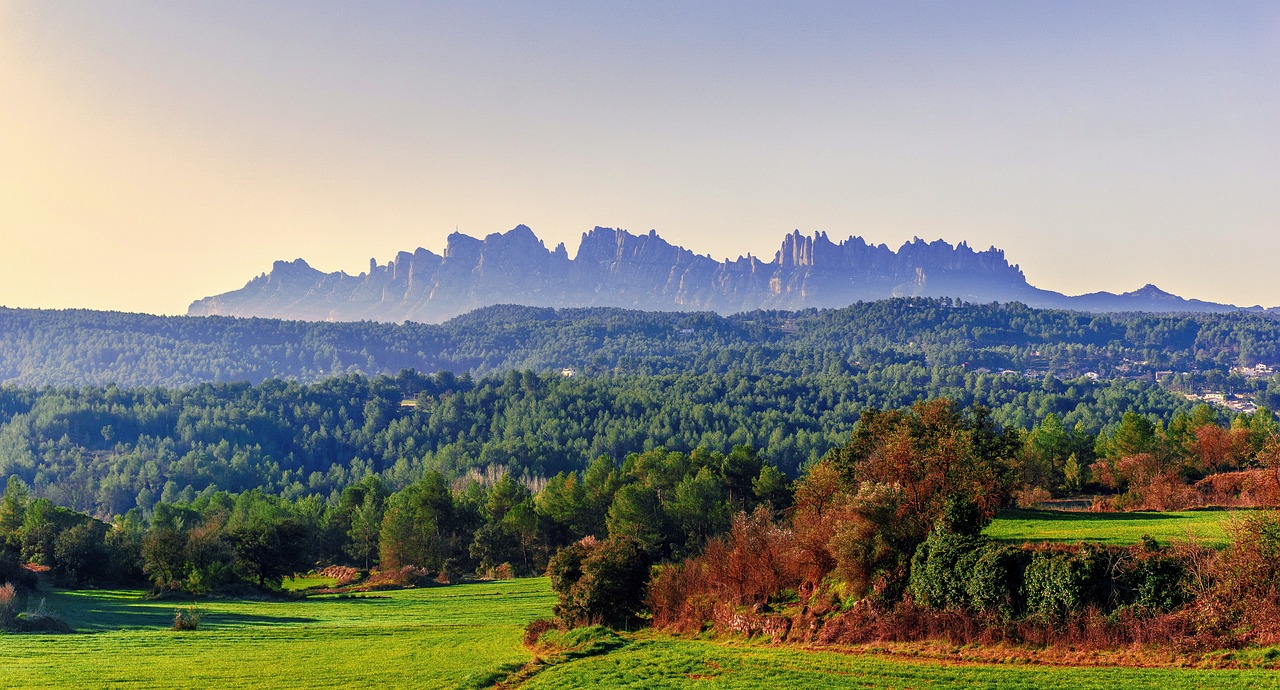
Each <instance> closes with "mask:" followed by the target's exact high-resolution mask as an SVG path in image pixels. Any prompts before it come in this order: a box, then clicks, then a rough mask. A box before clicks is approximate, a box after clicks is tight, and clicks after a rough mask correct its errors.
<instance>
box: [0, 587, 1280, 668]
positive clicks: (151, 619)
mask: <svg viewBox="0 0 1280 690" xmlns="http://www.w3.org/2000/svg"><path fill="white" fill-rule="evenodd" d="M552 601H553V597H552V594H551V592H550V588H549V585H548V582H547V580H546V579H545V578H535V579H523V580H514V581H507V582H493V583H479V584H464V585H456V586H453V587H441V588H428V589H417V590H401V591H394V592H380V593H371V594H367V595H357V596H354V597H350V598H338V597H331V596H326V597H316V598H313V599H308V600H303V601H292V602H263V601H245V600H226V601H217V600H209V601H200V602H198V603H197V605H198V606H199V607H200V608H202V609H204V610H205V612H206V614H205V617H204V619H203V621H202V623H201V627H200V629H199V630H196V631H192V632H184V633H179V632H173V631H171V630H168V625H169V624H170V622H171V621H172V617H173V611H174V608H175V607H177V606H185V605H186V602H174V601H163V602H154V601H145V600H143V599H142V598H141V593H140V592H137V591H72V592H56V593H53V594H51V595H50V596H49V597H48V601H47V606H48V607H49V608H52V609H56V610H59V611H61V612H62V613H63V614H64V616H65V617H66V619H67V621H68V622H69V623H70V624H71V625H72V626H73V627H75V628H76V629H77V630H78V631H81V632H84V633H91V634H76V635H21V636H18V635H15V636H8V637H6V638H4V640H3V641H4V644H3V645H0V686H3V687H24V688H25V687H59V686H64V687H65V686H80V687H99V686H107V685H111V686H120V687H162V686H163V687H225V688H235V687H255V688H256V687H309V688H314V687H320V688H323V687H340V686H341V687H388V688H395V687H415V688H481V687H491V686H492V685H493V684H494V683H495V682H497V681H499V680H502V679H503V678H506V677H507V675H508V674H510V673H512V672H514V671H515V670H517V669H519V668H520V667H521V666H522V665H523V664H525V663H526V662H528V661H529V660H530V659H531V658H532V655H531V654H530V653H529V652H527V651H526V650H525V649H524V648H523V647H522V646H521V635H522V630H523V626H524V624H525V623H526V622H528V621H529V620H532V619H533V618H537V617H542V616H547V615H549V614H550V611H551V604H552ZM996 686H998V687H1002V688H1004V687H1009V688H1039V687H1045V688H1048V687H1082V688H1089V687H1097V688H1103V687H1136V688H1143V687H1151V688H1162V689H1166V690H1167V689H1172V688H1184V687H1186V688H1195V687H1203V688H1209V687H1212V688H1262V687H1280V674H1277V672H1275V671H1263V670H1225V671H1216V670H1215V671H1209V670H1183V669H1131V668H1105V667H1104V668H1067V667H1048V666H1031V665H1020V664H1001V665H983V664H969V663H965V664H949V663H944V662H940V661H931V660H913V659H906V658H903V657H900V656H898V657H887V656H879V655H875V654H865V653H859V654H848V653H841V652H839V651H833V650H805V649H799V648H795V647H774V646H769V645H767V644H763V643H757V642H744V641H736V642H715V641H709V640H702V639H685V638H676V637H671V636H667V635H660V634H654V633H648V632H645V633H639V634H635V635H630V636H626V637H625V642H624V643H623V644H622V645H621V646H619V647H617V648H614V649H613V650H612V651H609V652H608V653H606V654H602V655H600V656H594V657H585V658H579V659H575V660H572V661H568V662H564V663H561V664H558V665H553V666H550V667H548V668H546V669H544V670H542V671H541V672H540V673H538V674H537V675H534V676H533V677H532V678H530V679H528V680H527V681H526V682H525V683H523V684H522V685H520V686H519V687H521V688H528V689H530V690H535V689H539V688H572V687H618V688H755V687H770V688H845V687H859V688H904V687H921V688H954V687H996Z"/></svg>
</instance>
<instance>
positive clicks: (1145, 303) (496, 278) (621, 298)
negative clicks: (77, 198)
mask: <svg viewBox="0 0 1280 690" xmlns="http://www.w3.org/2000/svg"><path fill="white" fill-rule="evenodd" d="M728 256H732V254H728ZM899 295H916V296H933V297H942V296H946V297H959V298H961V299H964V300H965V301H972V302H992V301H1002V302H1008V301H1019V302H1023V303H1026V304H1028V305H1031V306H1044V307H1066V308H1078V309H1085V310H1093V311H1121V310H1126V309H1128V310H1133V309H1144V308H1145V309H1148V310H1164V311H1178V310H1195V311H1210V310H1230V309H1234V307H1231V306H1230V305H1216V304H1212V303H1208V302H1198V301H1194V300H1191V301H1188V300H1183V299H1182V298H1179V297H1175V296H1172V295H1169V294H1168V293H1165V292H1164V291H1162V290H1159V289H1158V288H1156V287H1154V286H1151V285H1148V286H1146V287H1144V288H1142V289H1140V290H1137V291H1135V292H1133V293H1126V294H1124V295H1112V294H1109V293H1093V294H1090V295H1081V296H1079V297H1067V296H1066V295H1062V294H1060V293H1056V292H1050V291H1047V290H1040V289H1038V288H1035V287H1033V286H1031V285H1030V284H1029V283H1028V282H1027V280H1026V277H1025V276H1024V275H1023V274H1022V271H1021V269H1020V268H1019V267H1018V266H1017V265H1016V264H1013V265H1010V264H1009V263H1008V261H1007V260H1006V259H1005V254H1004V251H1002V250H1000V249H997V248H995V247H991V248H989V249H986V250H984V251H980V252H979V251H975V250H974V249H973V248H972V247H971V246H970V245H969V243H968V242H963V241H962V242H960V243H959V244H956V245H954V246H953V245H951V244H949V243H948V242H946V241H944V240H942V239H937V240H934V241H932V242H928V241H925V240H922V239H920V238H919V237H915V238H912V240H911V241H909V242H905V243H903V244H902V245H901V246H900V247H899V248H898V249H897V250H896V251H895V250H894V249H891V248H890V247H888V246H887V245H886V244H884V243H880V244H870V243H868V242H867V241H866V240H865V239H863V238H862V237H860V236H854V235H851V236H849V237H848V238H846V239H843V240H840V241H839V242H833V241H832V240H831V238H830V236H829V235H828V234H827V232H826V231H821V230H820V231H817V232H814V233H813V234H810V235H805V234H803V233H801V232H800V231H799V230H794V231H792V232H791V233H789V234H787V235H786V236H784V237H783V238H782V243H781V246H780V247H779V249H778V251H777V252H776V253H775V254H774V257H773V260H772V261H763V260H761V259H760V258H757V257H756V256H755V255H754V254H751V253H747V254H746V255H745V256H742V255H739V256H738V258H737V259H728V258H725V259H722V260H721V259H713V258H711V257H710V256H706V255H702V254H697V253H694V252H693V251H690V250H688V249H685V248H684V247H681V246H679V245H673V244H671V243H669V242H667V241H666V240H664V239H662V237H660V236H659V235H658V233H657V231H655V230H649V231H648V232H646V233H644V234H634V233H631V232H629V231H627V230H624V229H620V228H607V227H595V228H592V229H591V230H590V231H588V232H585V233H583V234H582V239H581V241H580V243H579V245H578V250H577V254H576V255H575V256H574V257H573V258H570V257H569V252H568V249H567V247H565V245H564V243H557V244H556V247H555V249H554V250H551V251H548V250H547V247H546V244H545V243H544V242H543V241H542V240H541V239H539V238H538V236H537V235H536V234H535V233H534V232H533V230H532V229H530V228H529V227H528V226H527V225H517V226H516V227H514V228H512V229H511V230H508V231H506V232H496V233H491V234H488V235H486V236H485V237H484V238H483V239H478V238H475V237H472V236H470V235H466V234H463V233H461V232H454V233H451V234H450V235H449V236H448V239H447V241H446V243H445V248H444V251H443V253H442V254H441V255H437V254H434V253H432V252H430V251H428V250H426V249H423V248H421V247H419V248H417V249H416V250H415V251H413V252H412V253H410V252H399V253H397V254H396V255H395V258H393V259H391V260H390V261H388V262H387V263H386V265H385V266H379V265H378V263H377V261H376V260H370V262H369V272H368V273H361V274H360V275H359V276H351V275H348V274H346V273H343V272H340V271H339V272H333V273H322V272H320V271H317V270H316V269H314V268H312V267H311V266H310V265H309V264H307V262H305V261H303V260H302V259H297V260H295V261H277V262H275V263H274V265H273V266H272V270H271V272H270V273H269V274H262V275H261V276H258V277H257V278H254V279H252V280H250V281H249V282H248V283H247V284H246V285H245V286H244V287H242V288H240V289H239V290H233V291H231V292H227V293H223V294H221V295H216V296H213V297H207V298H204V299H201V300H197V301H196V302H193V303H192V305H191V307H190V308H189V309H188V313H189V314H191V315H193V316H200V315H211V314H223V315H233V316H265V317H278V318H293V319H312V320H365V319H372V320H378V321H403V320H406V319H407V320H413V321H419V322H433V321H434V322H439V321H443V320H445V319H448V318H451V317H453V316H456V315H458V314H462V313H465V312H468V311H471V310H473V309H476V308H479V307H483V306H488V305H493V304H504V303H509V304H524V305H529V306H540V307H592V306H601V307H624V308H628V309H659V310H663V309H677V310H692V311H698V310H713V311H717V312H721V313H726V314H727V313H733V312H739V311H749V310H753V309H804V308H809V307H840V306H846V305H848V304H850V303H852V302H856V301H859V300H876V299H885V298H887V297H891V296H899Z"/></svg>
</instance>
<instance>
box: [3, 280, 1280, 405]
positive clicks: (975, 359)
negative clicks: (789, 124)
mask: <svg viewBox="0 0 1280 690" xmlns="http://www.w3.org/2000/svg"><path fill="white" fill-rule="evenodd" d="M873 363H874V364H878V365H889V364H914V365H919V366H922V367H926V368H934V367H961V368H967V369H969V370H974V371H978V370H991V371H997V372H998V371H1004V370H1012V371H1016V372H1018V373H1023V374H1025V373H1026V372H1028V371H1031V372H1033V373H1038V374H1041V375H1043V374H1045V373H1051V374H1053V375H1054V376H1056V377H1058V378H1060V379H1071V378H1076V377H1078V376H1081V375H1083V374H1086V373H1094V374H1096V375H1098V376H1099V377H1101V378H1108V379H1109V378H1146V379H1148V380H1152V381H1154V380H1156V375H1157V374H1162V375H1164V376H1167V377H1169V380H1170V381H1172V382H1174V383H1177V384H1179V385H1181V386H1184V387H1191V388H1194V387H1195V386H1199V385H1209V386H1213V387H1215V388H1218V389H1226V390H1231V391H1233V392H1237V391H1238V392H1248V393H1252V394H1257V395H1259V396H1261V397H1262V400H1261V402H1262V403H1263V404H1266V405H1268V406H1270V407H1272V408H1275V407H1277V403H1278V402H1280V384H1275V383H1274V382H1273V380H1272V379H1271V378H1270V377H1269V378H1267V379H1246V378H1244V377H1242V376H1240V375H1238V374H1234V373H1233V372H1232V370H1233V368H1235V367H1238V366H1253V365H1255V364H1259V363H1263V364H1267V365H1272V366H1274V365H1277V364H1280V319H1277V317H1276V315H1274V314H1261V313H1245V312H1242V313H1235V314H1216V315H1212V314H1201V315H1193V314H1163V315H1162V314H1139V313H1134V314H1088V313H1080V312H1069V311H1058V310H1040V309H1031V308H1029V307H1026V306H1023V305H1021V304H1017V303H1013V304H987V305H980V304H969V303H962V302H959V301H955V300H950V299H924V298H904V299H893V300H885V301H879V302H868V303H858V304H854V305H851V306H849V307H847V308H844V309H827V310H807V311H801V312H749V313H743V314H737V315H734V316H728V317H723V316H719V315H716V314H712V313H705V312H698V313H675V312H666V313H663V312H641V311H628V310H621V309H561V310H553V309H545V308H534V307H518V306H509V305H508V306H496V307H488V308H485V309H480V310H477V311H475V312H472V313H469V314H465V315H463V316H459V317H457V318H454V319H452V320H450V321H448V322H446V323H444V324H440V325H425V324H416V323H404V324H386V323H372V322H362V323H317V322H302V321H279V320H272V319H237V318H229V317H198V318H195V317H165V316H150V315H145V314H124V313H115V312H95V311H83V310H67V311H40V310H22V309H7V308H0V383H8V384H11V385H19V386H37V387H38V386H47V385H52V386H82V385H108V384H112V383H114V384H116V385H118V386H124V387H139V386H164V387H169V388H173V387H189V386H192V385H196V384H199V383H230V382H249V383H255V384H256V383H261V382H263V381H265V380H268V379H272V378H284V379H288V380H293V381H299V382H303V383H311V382H317V381H321V380H323V379H325V378H329V377H332V376H341V375H346V374H356V373H358V374H364V375H366V376H377V375H382V374H387V375H394V374H396V373H397V372H399V371H401V370H403V369H414V370H417V371H421V372H427V373H433V372H436V371H453V372H456V373H458V374H462V373H464V372H466V373H471V374H472V375H473V376H481V375H486V374H489V373H494V372H502V371H507V370H532V371H536V372H546V371H559V370H561V369H565V368H568V369H573V370H575V371H576V372H578V373H579V374H587V375H599V374H613V373H623V374H646V375H673V374H724V373H728V372H731V371H733V372H737V373H741V374H750V375H756V376H764V375H769V374H776V375H785V376H802V375H810V374H827V375H832V376H838V375H843V374H847V373H857V372H859V371H861V370H862V368H863V367H865V366H870V365H872V364H873Z"/></svg>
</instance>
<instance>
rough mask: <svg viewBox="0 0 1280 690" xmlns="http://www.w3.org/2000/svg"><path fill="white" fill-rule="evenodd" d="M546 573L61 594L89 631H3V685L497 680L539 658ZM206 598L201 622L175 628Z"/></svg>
mask: <svg viewBox="0 0 1280 690" xmlns="http://www.w3.org/2000/svg"><path fill="white" fill-rule="evenodd" d="M552 602H553V597H552V595H551V592H550V588H549V587H548V585H547V582H546V580H545V579H529V580H516V581H508V582H494V583H481V584H463V585H455V586H452V587H439V588H429V589H414V590H402V591H397V592H386V593H372V594H368V595H358V596H355V597H351V598H337V597H317V598H314V599H307V600H301V601H286V602H275V601H237V600H227V601H220V600H202V601H197V602H185V601H184V602H173V601H162V602H155V601H145V600H143V599H142V598H141V593H140V592H135V591H75V592H59V593H55V594H53V595H51V596H50V597H48V600H47V602H46V605H47V607H48V608H51V609H54V610H56V611H59V612H60V613H61V614H62V615H63V616H64V617H65V618H66V620H67V622H68V623H70V624H71V625H72V626H73V627H74V628H75V629H76V630H77V631H82V632H87V633H93V634H83V635H10V636H5V637H3V638H0V686H2V687H24V688H31V687H59V686H62V687H67V686H76V687H80V688H93V687H105V686H124V687H168V688H176V687H209V688H240V687H242V688H261V687H292V688H326V687H344V688H361V687H396V688H399V687H406V688H407V687H415V688H443V687H458V686H462V687H488V686H489V685H492V683H493V682H494V681H495V680H498V679H501V678H503V677H505V676H506V675H507V674H508V673H510V672H511V671H512V670H514V669H517V668H519V667H520V666H521V665H523V664H524V663H525V662H527V661H528V660H529V659H530V658H531V655H530V654H529V652H528V651H526V650H525V649H524V647H523V646H522V645H521V643H520V641H521V634H522V632H523V628H524V625H525V623H527V622H528V621H530V620H532V619H534V618H537V617H539V616H546V615H548V614H549V613H550V611H551V604H552ZM189 603H194V604H195V605H196V606H198V607H199V608H201V609H203V610H204V611H205V612H206V614H205V616H204V619H203V621H202V623H201V626H200V629H199V630H195V631H190V632H173V631H171V630H168V626H169V625H170V624H171V623H172V621H173V612H174V609H175V608H176V607H178V606H186V605H188V604H189Z"/></svg>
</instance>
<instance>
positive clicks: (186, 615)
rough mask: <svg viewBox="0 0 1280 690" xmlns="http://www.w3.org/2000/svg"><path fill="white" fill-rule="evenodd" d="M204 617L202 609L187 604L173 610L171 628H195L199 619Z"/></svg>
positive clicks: (197, 626)
mask: <svg viewBox="0 0 1280 690" xmlns="http://www.w3.org/2000/svg"><path fill="white" fill-rule="evenodd" d="M202 618H204V611H201V610H200V609H198V608H196V607H194V606H187V607H185V608H179V609H174V610H173V627H172V628H171V629H172V630H196V629H198V628H199V627H200V620H201V619H202Z"/></svg>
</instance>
